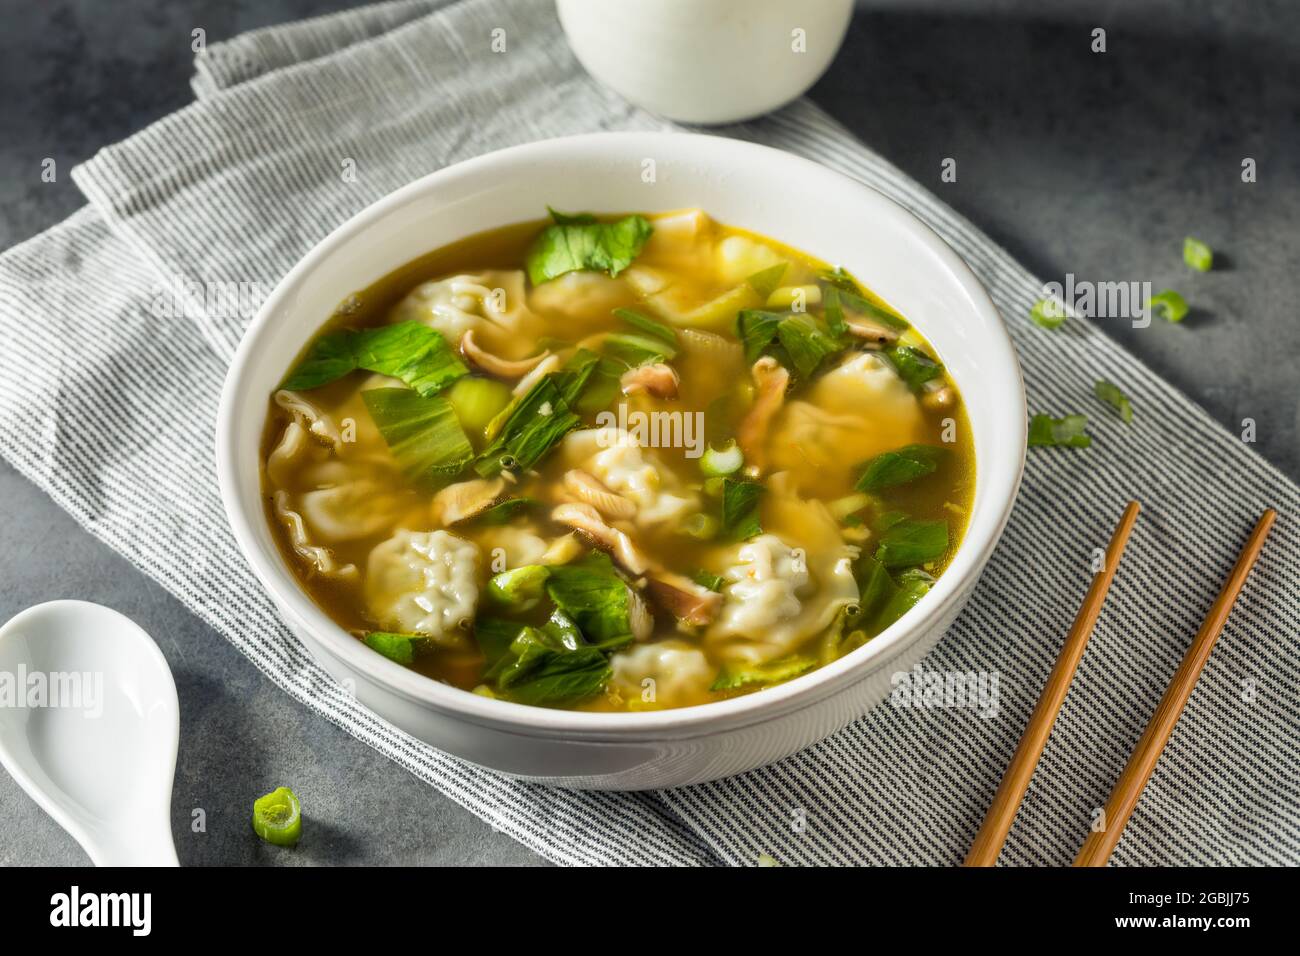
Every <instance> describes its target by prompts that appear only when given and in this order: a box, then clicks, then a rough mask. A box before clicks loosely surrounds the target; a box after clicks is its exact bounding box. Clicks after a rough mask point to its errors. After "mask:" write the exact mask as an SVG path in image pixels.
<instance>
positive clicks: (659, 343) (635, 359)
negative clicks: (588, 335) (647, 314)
mask: <svg viewBox="0 0 1300 956" xmlns="http://www.w3.org/2000/svg"><path fill="white" fill-rule="evenodd" d="M601 351H603V352H604V353H605V354H606V355H608V356H609V357H610V358H613V359H618V360H619V361H620V362H622V363H624V364H625V365H628V366H630V367H632V368H636V367H637V366H639V365H650V364H652V363H654V362H664V361H670V360H671V359H673V358H674V357H676V355H677V349H675V348H673V347H672V346H671V345H669V344H668V343H667V342H666V341H665V340H664V339H660V338H652V337H651V336H648V335H636V334H634V333H631V332H612V333H610V334H609V335H607V336H605V340H604V342H603V343H601Z"/></svg>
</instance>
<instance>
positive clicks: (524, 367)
mask: <svg viewBox="0 0 1300 956" xmlns="http://www.w3.org/2000/svg"><path fill="white" fill-rule="evenodd" d="M460 351H461V353H462V354H463V355H464V356H465V358H467V359H469V360H470V361H471V362H473V363H474V364H475V365H477V366H478V367H479V368H481V369H482V370H483V371H485V372H487V373H488V374H489V375H496V376H498V377H500V378H520V377H521V376H524V375H527V374H528V373H529V372H531V371H532V370H533V369H534V368H536V367H537V366H538V365H539V364H540V363H542V362H544V361H545V360H546V359H547V358H548V357H549V356H550V354H551V352H550V349H547V350H546V351H545V352H542V353H541V354H540V355H534V356H531V357H530V358H526V359H519V360H518V361H514V362H512V361H510V360H509V359H503V358H501V356H499V355H493V354H492V353H491V352H489V351H487V350H486V349H484V348H483V347H482V346H480V345H479V344H478V343H477V342H475V341H474V330H473V329H469V330H468V331H466V333H465V334H464V335H462V336H461V337H460Z"/></svg>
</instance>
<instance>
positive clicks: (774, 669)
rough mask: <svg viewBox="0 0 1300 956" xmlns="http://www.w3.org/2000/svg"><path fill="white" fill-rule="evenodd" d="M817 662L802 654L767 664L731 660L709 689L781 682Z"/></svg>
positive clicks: (719, 672) (797, 674) (730, 688)
mask: <svg viewBox="0 0 1300 956" xmlns="http://www.w3.org/2000/svg"><path fill="white" fill-rule="evenodd" d="M816 664H817V661H816V660H814V659H813V658H811V657H804V656H802V655H800V654H791V655H790V656H789V657H783V658H781V659H780V660H775V661H771V662H769V663H767V664H740V663H735V662H731V661H729V662H727V663H726V664H723V665H722V668H721V669H720V670H719V671H718V676H717V677H716V678H714V681H713V683H712V684H711V685H709V690H735V689H736V688H738V687H750V686H753V685H765V684H779V683H781V682H782V681H787V680H790V678H792V677H798V676H799V675H800V674H802V673H803V672H804V671H806V670H809V669H811V668H812V667H815V666H816Z"/></svg>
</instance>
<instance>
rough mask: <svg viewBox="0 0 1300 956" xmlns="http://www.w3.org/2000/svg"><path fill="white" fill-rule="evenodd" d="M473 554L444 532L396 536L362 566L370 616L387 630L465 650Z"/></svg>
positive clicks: (475, 565)
mask: <svg viewBox="0 0 1300 956" xmlns="http://www.w3.org/2000/svg"><path fill="white" fill-rule="evenodd" d="M478 570H479V552H478V548H476V547H475V546H474V545H473V544H471V543H470V542H468V541H466V540H465V539H464V538H458V537H456V536H455V535H454V534H450V533H448V532H446V531H407V530H405V529H403V530H401V531H398V532H397V533H396V534H395V535H393V536H392V537H391V538H389V539H388V540H387V541H384V542H382V543H381V544H378V545H376V546H375V548H374V550H373V551H371V552H370V557H369V559H368V560H367V562H366V577H365V596H366V606H367V608H368V609H369V611H370V615H371V617H373V618H374V619H375V621H377V622H378V623H379V624H380V625H382V626H383V627H385V628H388V629H389V630H392V631H398V632H401V633H405V634H424V635H426V636H427V637H430V638H432V639H433V640H434V641H435V642H436V643H438V644H441V645H443V646H448V647H453V646H468V632H467V629H466V626H465V625H467V624H468V623H469V622H471V621H473V620H474V612H475V609H476V608H477V607H478V596H479V585H478V576H479V573H478Z"/></svg>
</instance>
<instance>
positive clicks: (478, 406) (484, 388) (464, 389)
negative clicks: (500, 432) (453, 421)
mask: <svg viewBox="0 0 1300 956" xmlns="http://www.w3.org/2000/svg"><path fill="white" fill-rule="evenodd" d="M447 401H448V402H450V403H451V407H452V410H453V411H455V413H456V418H457V420H458V421H459V422H460V427H461V428H463V429H465V433H466V434H467V435H469V436H470V439H471V440H472V441H474V442H475V444H476V445H482V444H483V442H484V441H485V440H486V438H485V436H486V434H487V427H488V424H489V423H490V422H491V421H492V419H494V418H496V417H497V415H499V414H500V413H501V412H502V411H504V410H505V407H506V406H507V405H509V404H510V386H509V385H507V384H505V382H498V381H496V380H495V379H490V378H479V377H478V376H468V375H467V376H466V377H465V378H462V379H458V380H457V382H456V384H455V385H453V386H452V387H451V388H450V389H448V390H447Z"/></svg>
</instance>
